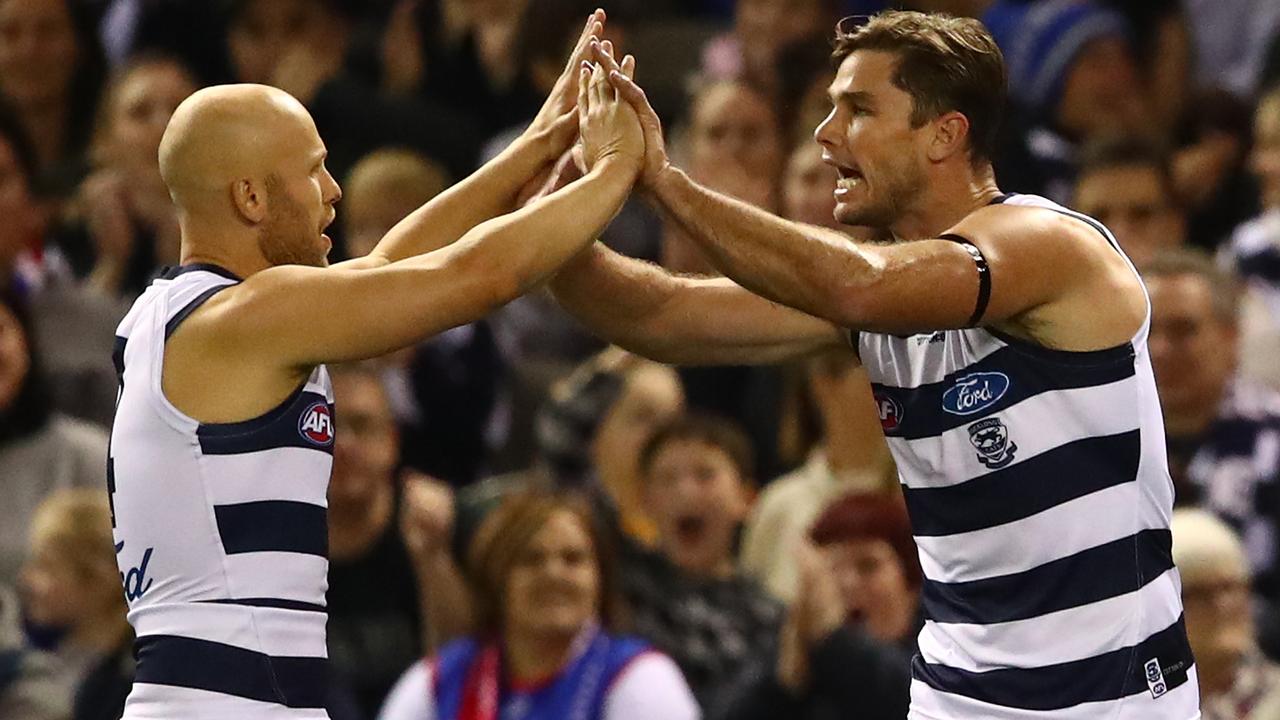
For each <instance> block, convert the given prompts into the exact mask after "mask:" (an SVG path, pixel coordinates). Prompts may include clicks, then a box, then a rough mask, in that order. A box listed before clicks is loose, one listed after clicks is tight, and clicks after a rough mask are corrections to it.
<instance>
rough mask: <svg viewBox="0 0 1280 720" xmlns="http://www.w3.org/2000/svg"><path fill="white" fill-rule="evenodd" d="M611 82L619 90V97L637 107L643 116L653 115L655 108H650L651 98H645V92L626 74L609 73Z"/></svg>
mask: <svg viewBox="0 0 1280 720" xmlns="http://www.w3.org/2000/svg"><path fill="white" fill-rule="evenodd" d="M609 82H610V83H612V84H613V86H614V87H615V88H617V89H618V95H620V96H622V98H623V99H624V100H626V101H627V102H629V103H631V104H632V105H633V106H635V109H636V111H637V112H640V113H641V114H652V113H653V108H651V107H649V98H647V97H646V96H645V94H644V90H642V89H641V88H640V86H639V85H637V84H636V83H635V81H634V80H632V79H631V77H630V76H628V75H627V74H626V73H624V72H622V71H621V70H614V71H611V72H610V73H609Z"/></svg>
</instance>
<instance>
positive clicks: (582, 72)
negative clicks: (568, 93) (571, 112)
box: [578, 62, 591, 120]
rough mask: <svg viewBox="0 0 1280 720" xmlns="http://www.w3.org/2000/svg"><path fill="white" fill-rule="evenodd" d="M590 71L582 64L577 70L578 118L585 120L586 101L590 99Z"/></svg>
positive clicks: (585, 64)
mask: <svg viewBox="0 0 1280 720" xmlns="http://www.w3.org/2000/svg"><path fill="white" fill-rule="evenodd" d="M590 84H591V70H590V68H589V67H588V65H587V63H585V62H584V63H582V67H581V68H579V69H578V117H579V119H580V120H585V119H586V117H587V105H588V103H587V100H588V98H589V97H590V89H591V87H590Z"/></svg>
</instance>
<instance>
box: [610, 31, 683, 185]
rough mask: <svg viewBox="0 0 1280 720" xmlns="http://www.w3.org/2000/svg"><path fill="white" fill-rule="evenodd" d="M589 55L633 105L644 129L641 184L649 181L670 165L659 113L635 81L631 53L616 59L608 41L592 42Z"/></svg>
mask: <svg viewBox="0 0 1280 720" xmlns="http://www.w3.org/2000/svg"><path fill="white" fill-rule="evenodd" d="M591 53H592V57H593V58H594V59H595V61H596V63H597V64H599V65H600V66H601V67H603V68H604V70H605V72H606V73H607V76H608V79H609V83H610V84H611V85H613V87H614V88H616V89H617V91H618V95H619V96H620V97H622V98H624V99H625V100H626V101H627V102H628V103H630V104H631V107H632V108H634V109H635V111H636V115H637V117H638V118H639V120H640V127H641V128H642V129H643V131H644V146H645V152H644V167H643V168H642V170H641V173H640V184H641V185H651V184H652V183H654V182H655V181H656V180H657V179H658V177H659V176H660V175H661V174H662V172H663V171H664V170H666V169H667V168H668V167H670V165H671V161H670V160H669V159H668V158H667V144H666V141H665V140H664V139H663V137H662V121H661V120H660V119H658V113H657V112H656V111H654V109H653V106H652V105H650V104H649V98H648V97H647V96H646V95H645V93H644V90H643V89H641V87H640V86H639V85H637V84H636V82H635V79H634V78H635V74H636V61H635V58H633V57H631V56H630V55H628V56H626V57H624V58H623V59H622V62H620V63H619V62H618V61H617V59H615V58H614V55H613V45H612V44H611V43H610V42H609V41H607V40H606V41H604V42H592V43H591Z"/></svg>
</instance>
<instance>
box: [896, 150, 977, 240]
mask: <svg viewBox="0 0 1280 720" xmlns="http://www.w3.org/2000/svg"><path fill="white" fill-rule="evenodd" d="M1000 194H1001V193H1000V188H998V187H996V177H995V172H994V171H993V170H992V168H991V166H990V165H983V166H982V167H980V168H977V169H975V170H974V171H973V172H965V173H954V174H942V173H938V174H936V175H934V176H933V177H931V178H930V180H929V181H928V182H926V183H924V186H923V187H922V188H921V189H920V194H919V195H918V196H917V197H916V200H915V202H914V203H912V205H911V206H910V207H908V208H907V209H906V210H905V212H903V213H902V214H901V215H899V217H898V220H897V221H896V222H895V223H894V224H893V225H892V226H891V227H890V228H889V232H890V233H892V234H893V237H894V239H896V240H923V239H925V238H933V237H938V236H939V235H941V234H942V233H945V232H946V231H947V230H949V229H951V228H952V227H955V225H956V224H957V223H959V222H960V221H961V220H963V219H965V218H966V217H968V216H969V215H970V214H971V213H973V212H974V211H975V210H979V209H981V208H984V207H986V206H987V205H990V204H991V203H992V201H994V200H995V199H996V198H998V197H1000Z"/></svg>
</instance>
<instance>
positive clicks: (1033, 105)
mask: <svg viewBox="0 0 1280 720" xmlns="http://www.w3.org/2000/svg"><path fill="white" fill-rule="evenodd" d="M982 22H983V24H985V25H986V26H987V28H989V29H990V30H991V35H992V36H993V37H994V38H995V40H996V43H997V44H998V45H999V46H1000V49H1001V51H1002V52H1003V53H1004V56H1005V62H1006V63H1007V64H1008V69H1009V94H1010V99H1011V101H1012V104H1013V106H1014V107H1013V112H1012V113H1011V116H1010V120H1011V122H1010V123H1009V130H1010V131H1011V132H1009V133H1007V136H1008V138H1009V140H1007V141H1006V145H1007V147H1005V148H1003V151H1002V153H1001V157H998V158H997V167H998V169H999V172H1000V176H1001V179H1002V180H1003V182H1004V183H1005V184H1006V185H1008V186H1009V187H1015V188H1018V189H1019V190H1020V191H1023V192H1036V193H1039V194H1042V195H1044V196H1046V197H1048V198H1050V199H1053V200H1055V201H1057V202H1063V203H1065V202H1067V201H1068V200H1069V199H1070V196H1071V187H1072V182H1073V180H1074V177H1075V172H1076V169H1077V163H1078V159H1077V154H1078V149H1079V148H1080V147H1081V145H1082V144H1084V143H1087V142H1088V141H1089V140H1092V139H1096V138H1098V137H1100V136H1103V135H1107V134H1121V133H1141V132H1143V131H1144V130H1145V129H1146V127H1147V123H1146V118H1147V114H1148V108H1147V101H1146V98H1145V93H1144V89H1143V86H1142V83H1141V82H1140V79H1139V70H1138V66H1137V62H1136V60H1135V57H1134V51H1133V44H1132V41H1131V38H1130V32H1129V30H1130V29H1129V27H1128V25H1127V23H1126V22H1125V19H1124V17H1123V16H1122V15H1120V14H1119V13H1117V12H1115V11H1113V10H1110V9H1108V8H1106V7H1104V6H1102V5H1099V4H1098V3H1096V2H1093V0H1043V2H1036V3H1026V2H1017V1H1016V0H999V2H996V3H995V4H994V5H992V6H991V7H990V8H989V9H988V10H987V11H986V13H984V14H983V16H982Z"/></svg>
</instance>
